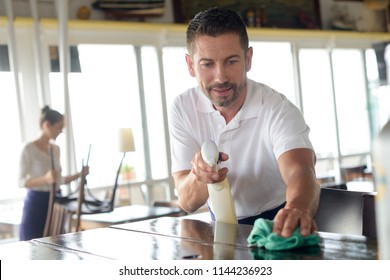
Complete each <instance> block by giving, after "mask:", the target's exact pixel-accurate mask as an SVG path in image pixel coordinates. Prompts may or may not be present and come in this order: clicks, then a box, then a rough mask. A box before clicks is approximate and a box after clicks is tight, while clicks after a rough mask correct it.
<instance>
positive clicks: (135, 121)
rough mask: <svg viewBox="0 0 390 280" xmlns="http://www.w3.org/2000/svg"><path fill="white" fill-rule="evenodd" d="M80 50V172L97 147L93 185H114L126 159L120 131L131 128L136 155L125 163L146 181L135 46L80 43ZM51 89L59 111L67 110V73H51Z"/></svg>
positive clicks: (76, 124)
mask: <svg viewBox="0 0 390 280" xmlns="http://www.w3.org/2000/svg"><path fill="white" fill-rule="evenodd" d="M78 51H79V59H80V65H81V73H70V75H69V92H70V105H71V118H72V128H73V134H74V143H75V147H76V150H75V152H76V160H77V167H78V169H80V168H81V163H82V159H84V160H86V157H87V153H88V149H89V145H91V155H90V161H89V166H90V175H89V176H88V184H89V185H90V186H110V185H112V184H113V183H114V181H115V174H116V171H117V168H118V166H119V162H120V158H121V156H122V155H121V154H120V153H119V152H118V150H117V147H118V129H119V128H121V127H131V128H132V130H133V135H134V141H135V148H136V151H135V152H132V153H128V155H127V157H126V159H125V163H127V164H129V165H132V166H134V167H135V172H136V174H137V179H143V178H144V177H145V164H144V156H143V146H144V144H143V133H142V122H141V111H140V100H139V84H138V73H137V60H136V57H135V52H134V47H133V46H131V45H79V46H78ZM50 86H51V92H52V93H51V94H52V98H53V99H52V100H53V104H55V105H53V107H55V108H64V100H63V90H62V83H61V74H59V73H50ZM65 129H66V128H65ZM62 137H63V135H62ZM59 140H61V139H59Z"/></svg>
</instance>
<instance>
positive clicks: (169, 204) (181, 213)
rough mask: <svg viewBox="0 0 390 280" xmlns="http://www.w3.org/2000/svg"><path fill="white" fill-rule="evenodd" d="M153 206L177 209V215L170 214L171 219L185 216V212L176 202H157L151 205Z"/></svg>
mask: <svg viewBox="0 0 390 280" xmlns="http://www.w3.org/2000/svg"><path fill="white" fill-rule="evenodd" d="M153 206H154V207H170V208H177V209H178V210H179V211H178V212H177V213H172V215H170V216H171V217H181V216H186V215H187V212H185V211H184V210H183V209H181V208H180V206H179V203H178V201H177V200H171V201H162V200H157V201H155V202H154V203H153Z"/></svg>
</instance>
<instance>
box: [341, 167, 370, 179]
mask: <svg viewBox="0 0 390 280" xmlns="http://www.w3.org/2000/svg"><path fill="white" fill-rule="evenodd" d="M366 169H367V165H358V166H350V167H342V168H341V175H342V178H343V180H344V181H345V182H349V181H356V180H365V179H366V172H365V171H366Z"/></svg>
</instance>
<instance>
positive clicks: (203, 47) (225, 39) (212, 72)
mask: <svg viewBox="0 0 390 280" xmlns="http://www.w3.org/2000/svg"><path fill="white" fill-rule="evenodd" d="M186 61H187V66H188V69H189V72H190V74H191V76H193V77H196V78H197V80H198V83H199V86H200V88H201V90H202V91H203V92H204V94H206V96H208V98H209V99H210V100H211V102H212V103H213V104H214V106H215V107H229V106H230V105H234V103H235V101H236V100H237V98H238V97H239V96H240V95H241V93H242V92H243V90H244V89H245V82H246V72H247V71H249V70H250V68H251V63H252V48H249V49H248V51H247V52H246V53H245V51H244V49H243V48H242V47H241V45H240V40H239V36H238V35H237V34H233V33H232V34H224V35H219V36H217V37H210V36H206V35H203V36H198V37H197V38H196V40H195V41H194V45H193V48H192V54H190V55H187V56H186Z"/></svg>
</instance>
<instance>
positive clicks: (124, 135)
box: [118, 128, 135, 153]
mask: <svg viewBox="0 0 390 280" xmlns="http://www.w3.org/2000/svg"><path fill="white" fill-rule="evenodd" d="M118 151H119V152H123V153H126V152H134V151H135V147H134V137H133V131H132V130H131V128H120V129H119V143H118Z"/></svg>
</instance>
